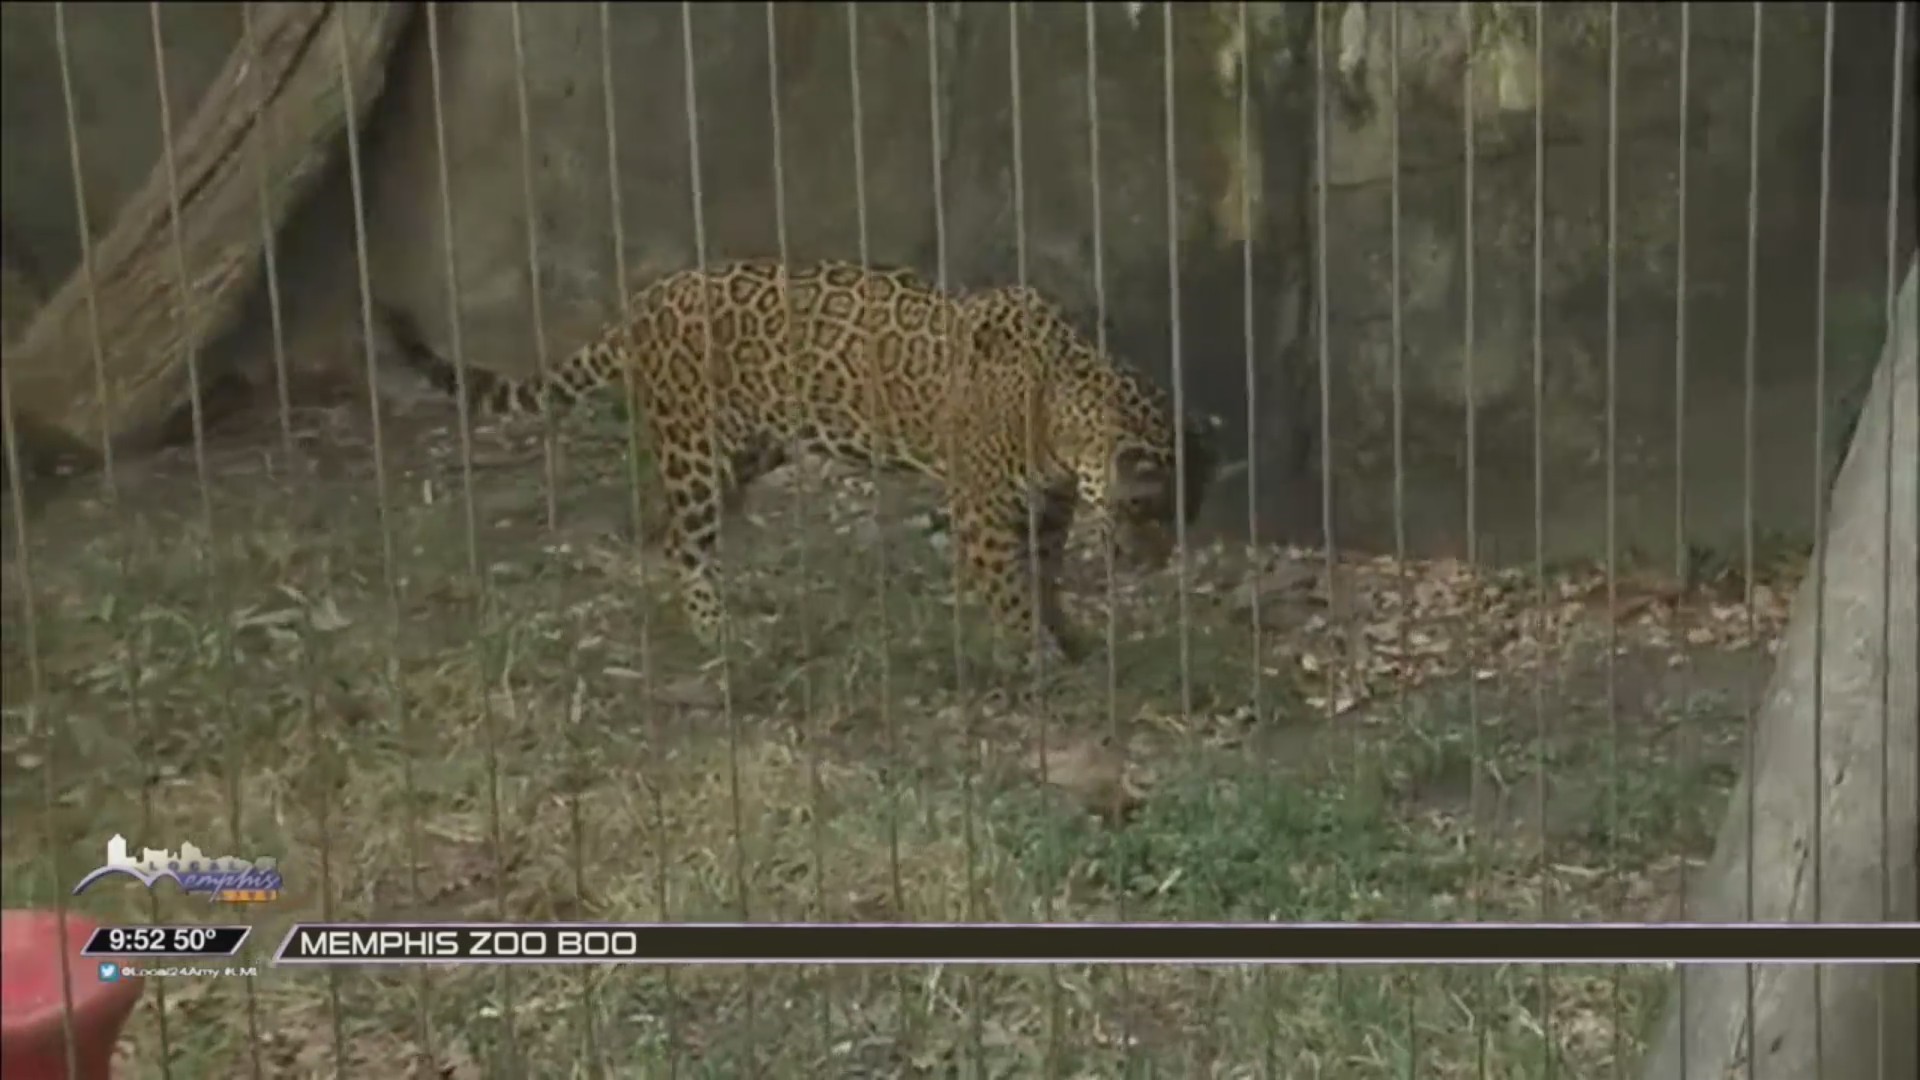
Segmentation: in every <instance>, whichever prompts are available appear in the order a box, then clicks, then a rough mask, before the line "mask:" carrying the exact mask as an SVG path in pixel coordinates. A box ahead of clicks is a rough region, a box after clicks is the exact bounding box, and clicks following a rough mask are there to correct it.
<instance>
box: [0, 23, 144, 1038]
mask: <svg viewBox="0 0 1920 1080" xmlns="http://www.w3.org/2000/svg"><path fill="white" fill-rule="evenodd" d="M53 32H54V50H55V53H56V56H57V59H58V61H59V67H60V94H61V103H62V107H63V118H64V120H65V122H66V131H67V160H68V167H69V169H70V176H71V182H72V185H73V203H74V211H75V214H74V217H75V227H76V229H77V230H78V234H79V236H78V239H79V249H80V274H81V281H82V282H83V284H84V285H85V290H84V291H85V296H86V301H87V331H88V341H89V344H90V345H91V346H92V358H93V375H94V393H95V395H96V396H97V397H98V398H99V399H100V414H101V425H100V464H101V495H102V497H103V498H102V501H103V502H105V503H106V505H107V506H108V507H109V508H110V509H112V510H114V511H116V512H118V511H119V509H120V499H119V491H118V487H117V485H116V484H115V482H114V469H113V439H112V437H111V435H110V433H109V432H108V430H107V421H106V417H107V415H108V413H109V411H110V410H109V408H108V406H109V404H110V403H111V401H112V398H111V397H110V396H109V388H108V386H107V366H106V356H105V353H104V351H103V348H102V345H101V340H100V304H99V289H98V285H97V283H96V281H95V278H94V272H93V229H92V226H91V224H90V223H89V221H88V216H87V188H86V178H85V175H84V171H83V169H82V167H81V162H80V128H79V121H78V119H77V116H76V113H75V103H74V95H73V61H72V56H71V54H70V51H69V49H68V46H67V6H66V4H64V3H55V4H54V5H53ZM0 399H3V400H4V402H5V405H4V408H5V416H4V420H5V422H6V453H7V480H8V483H9V484H10V485H11V489H12V492H13V514H14V522H15V526H14V527H15V530H16V534H17V538H18V544H19V550H20V555H19V559H20V593H21V597H22V603H23V604H24V605H26V625H27V630H28V639H27V643H26V652H27V660H28V663H29V667H28V669H27V671H28V675H27V677H28V680H29V683H30V685H29V687H28V689H29V692H30V694H31V698H32V700H33V702H34V703H35V704H34V710H33V712H32V714H31V719H30V724H29V726H30V727H37V726H38V725H39V724H40V723H41V722H42V720H41V717H40V714H39V705H40V701H41V694H42V692H43V690H44V688H45V673H44V672H43V670H42V669H41V666H40V642H39V631H38V626H37V622H36V619H35V613H36V607H35V604H34V589H33V568H32V547H31V545H30V544H29V542H28V536H27V513H26V502H25V496H26V480H25V478H24V477H23V476H22V474H21V473H22V470H21V469H20V453H19V447H18V446H17V445H16V433H15V431H14V423H13V395H12V394H11V393H10V392H4V393H0ZM131 543H132V541H131V537H128V538H127V546H126V548H125V549H124V552H123V555H122V559H123V561H122V563H121V576H122V578H123V579H124V578H125V575H126V569H127V563H128V562H131V560H132V548H131ZM119 629H120V628H118V627H116V630H119ZM116 636H119V637H120V642H121V644H122V646H123V647H124V648H125V649H126V650H127V658H128V665H129V671H128V678H127V688H128V689H127V697H128V704H129V705H130V706H132V705H133V704H134V703H135V702H136V700H137V699H136V696H135V695H136V691H135V690H134V689H133V688H134V686H135V685H136V684H137V681H138V680H137V679H136V678H135V677H134V672H133V671H132V665H133V664H135V663H136V662H137V661H136V659H135V657H136V655H137V654H136V651H135V649H134V644H133V640H132V638H131V637H128V636H124V631H121V633H120V634H118V635H116ZM129 712H130V713H131V714H132V716H133V719H134V721H135V724H136V726H138V713H137V712H135V711H133V710H132V709H131V708H130V709H129ZM41 736H42V740H43V744H44V747H45V749H44V755H45V758H46V773H45V776H44V777H43V785H44V786H43V789H42V791H43V796H44V800H45V804H46V813H47V823H48V832H49V834H50V835H54V834H55V833H54V803H55V799H56V796H55V792H56V791H58V790H59V788H58V777H57V775H56V766H57V762H58V758H57V757H56V756H55V755H54V753H53V750H54V749H55V743H54V739H53V732H52V730H51V729H48V730H46V731H43V732H42V733H41ZM142 786H143V788H144V786H145V785H142ZM142 802H143V807H144V812H143V815H142V816H143V817H145V818H147V819H149V820H150V819H151V817H152V812H151V806H150V803H148V801H147V800H146V799H145V797H144V796H143V799H142ZM143 827H144V823H143ZM49 850H51V851H52V852H53V856H52V860H51V862H52V865H51V866H50V867H49V870H50V871H51V872H52V873H53V875H54V880H56V881H65V880H66V878H65V877H64V875H62V874H61V872H60V862H61V860H60V857H59V848H58V845H50V846H49ZM54 897H55V899H54V911H55V914H56V917H57V918H58V919H59V927H60V965H61V966H60V985H61V987H62V990H61V1011H60V1028H61V1031H60V1038H61V1042H62V1043H63V1051H62V1052H63V1053H64V1054H65V1055H66V1062H67V1075H69V1076H73V1075H76V1069H77V1065H76V1059H75V1047H74V1041H73V1040H74V1032H73V991H72V988H71V983H70V972H69V968H70V967H71V964H72V961H71V959H70V954H69V951H68V949H69V942H68V940H67V922H66V913H67V897H66V894H65V893H64V892H62V891H60V890H58V889H56V890H55V891H54ZM157 989H158V988H156V990H157ZM156 1019H157V1022H158V1027H159V1032H160V1044H161V1046H162V1048H163V1049H164V1048H165V1047H166V1046H167V1042H168V1040H167V1019H166V1015H165V1013H164V1012H157V1013H156ZM162 1068H163V1069H164V1068H165V1066H164V1064H163V1066H162Z"/></svg>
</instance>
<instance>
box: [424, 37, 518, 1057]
mask: <svg viewBox="0 0 1920 1080" xmlns="http://www.w3.org/2000/svg"><path fill="white" fill-rule="evenodd" d="M440 12H441V8H440V5H439V4H438V3H432V4H429V5H427V9H426V23H427V60H428V71H429V74H430V75H431V77H432V78H431V87H432V98H433V133H434V156H435V162H436V165H437V173H436V180H437V182H438V187H439V191H438V194H439V198H440V235H441V260H442V267H443V271H444V275H445V279H446V287H447V296H446V301H447V342H448V345H447V347H448V351H449V352H450V353H451V354H452V361H453V371H454V383H455V394H454V398H455V407H456V410H457V413H456V416H457V422H456V426H457V427H458V435H459V444H460V489H461V504H462V505H461V511H462V516H463V521H462V525H463V526H464V535H465V538H466V556H467V576H468V579H469V580H470V581H471V582H472V587H473V595H474V611H473V616H474V623H475V625H476V626H477V627H479V631H478V634H477V637H478V638H479V640H480V642H481V645H480V647H479V648H477V649H476V653H477V655H476V657H475V665H474V692H475V697H476V698H477V699H478V702H477V703H478V705H479V707H480V715H481V725H482V727H483V728H484V735H483V742H484V744H485V751H484V752H485V755H486V776H487V820H488V843H489V846H490V847H491V848H492V855H493V861H494V869H495V881H494V887H495V893H494V907H495V912H496V917H498V918H505V917H506V901H505V889H506V884H505V882H506V874H507V870H506V868H507V866H508V859H507V855H506V839H505V826H504V823H503V821H502V815H501V812H500V719H499V712H498V710H497V709H496V708H495V705H494V701H493V695H492V694H491V692H490V690H491V687H490V679H489V676H488V667H489V666H490V660H491V652H492V647H493V637H494V635H495V634H496V633H497V632H498V627H497V619H496V612H495V609H494V605H493V588H492V580H491V578H490V577H489V576H488V575H487V574H486V573H485V572H484V570H483V568H482V565H481V562H480V533H479V521H478V515H479V510H478V506H479V503H478V499H477V497H476V494H475V490H474V477H473V421H474V417H473V410H472V402H471V400H470V394H469V391H468V387H469V385H470V378H469V372H468V366H467V355H466V349H465V343H464V340H463V337H462V333H461V313H462V309H463V306H464V305H463V302H462V299H461V288H460V272H459V263H458V261H457V259H456V258H455V253H454V236H455V231H454V217H453V209H454V204H453V187H452V184H453V180H452V168H451V165H450V163H449V159H448V154H447V122H446V101H445V82H444V78H443V74H442V64H441V44H440V18H441V14H440ZM502 975H503V980H502V998H503V1000H505V1001H506V1002H507V1004H508V1006H509V1008H508V1009H507V1010H506V1014H507V1015H508V1016H511V1013H512V1009H511V1006H512V1005H513V1003H514V998H513V990H512V986H511V984H510V983H507V982H506V981H505V978H504V976H505V973H504V972H503V973H502ZM509 1037H510V1036H509Z"/></svg>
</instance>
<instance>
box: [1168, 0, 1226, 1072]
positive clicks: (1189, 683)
mask: <svg viewBox="0 0 1920 1080" xmlns="http://www.w3.org/2000/svg"><path fill="white" fill-rule="evenodd" d="M1175 6H1176V5H1174V4H1164V5H1162V6H1161V8H1160V30H1161V39H1162V42H1163V46H1162V53H1163V59H1162V64H1161V68H1160V75H1161V93H1162V101H1161V111H1162V114H1163V116H1164V117H1165V119H1164V121H1163V124H1164V126H1163V128H1162V131H1163V134H1164V138H1165V142H1164V147H1165V152H1166V168H1167V177H1166V215H1167V219H1166V229H1167V354H1168V357H1169V361H1170V362H1169V365H1168V369H1169V370H1168V381H1169V382H1170V383H1172V391H1173V393H1172V398H1171V400H1172V406H1173V447H1174V467H1173V478H1174V483H1173V491H1174V497H1173V503H1174V507H1175V511H1174V516H1173V521H1174V559H1175V573H1176V575H1177V582H1176V589H1177V601H1178V603H1177V607H1176V619H1177V621H1178V633H1179V657H1180V721H1181V725H1182V727H1183V728H1184V729H1187V730H1191V728H1192V720H1193V634H1192V626H1193V623H1192V613H1191V611H1190V602H1189V596H1188V580H1187V579H1188V570H1189V566H1190V564H1191V561H1192V560H1191V552H1190V551H1189V547H1190V544H1189V540H1188V536H1187V515H1186V507H1187V445H1186V443H1187V440H1186V430H1187V427H1186V425H1187V415H1186V412H1187V405H1186V401H1187V399H1186V382H1187V380H1186V367H1185V364H1184V363H1183V356H1182V343H1181V334H1182V326H1181V321H1182V320H1181V317H1180V316H1181V311H1180V309H1181V306H1182V303H1181V295H1182V293H1181V287H1180V224H1181V218H1180V163H1179V114H1178V111H1177V110H1176V108H1175V105H1176V96H1175V84H1176V82H1177V81H1178V79H1177V76H1178V66H1179V49H1178V47H1177V40H1176V38H1175V37H1174V33H1173V11H1174V8H1175ZM1201 986H1202V995H1203V999H1204V1000H1205V1001H1206V1002H1208V1003H1209V1004H1210V1003H1211V1002H1212V1000H1213V997H1214V992H1215V983H1214V981H1213V980H1212V979H1210V978H1208V977H1207V976H1206V975H1205V974H1204V973H1203V974H1202V983H1201ZM1206 1011H1212V1010H1211V1009H1207V1010H1206ZM1209 1056H1210V1055H1209Z"/></svg>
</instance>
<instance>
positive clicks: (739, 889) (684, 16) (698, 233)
mask: <svg viewBox="0 0 1920 1080" xmlns="http://www.w3.org/2000/svg"><path fill="white" fill-rule="evenodd" d="M680 56H681V64H682V70H683V71H684V73H685V79H684V92H685V95H686V102H685V104H686V124H687V180H688V185H687V186H688V189H689V190H688V195H689V198H690V200H691V203H692V207H691V210H692V219H693V251H694V262H695V266H696V268H697V269H698V272H699V275H700V318H701V326H700V340H701V344H702V352H703V356H702V365H703V371H702V382H703V385H705V386H706V388H707V394H708V409H707V438H708V440H709V442H710V444H711V445H712V447H713V454H714V461H713V468H714V475H716V476H720V477H724V478H732V479H733V480H734V481H736V482H737V481H738V479H739V478H738V477H736V476H734V474H733V471H732V469H731V468H730V463H729V462H726V461H725V460H724V459H723V456H722V455H723V454H724V451H723V449H722V446H721V441H720V426H719V424H720V420H719V410H720V393H721V390H720V386H719V385H718V377H717V373H716V370H715V365H716V364H717V363H720V362H721V358H720V357H719V356H718V355H717V351H716V350H717V349H718V346H717V344H716V343H715V341H714V319H713V287H712V284H711V283H710V282H709V281H708V274H709V271H710V266H711V262H710V259H709V253H708V250H707V194H706V186H705V183H704V181H703V170H702V168H701V164H700V96H699V95H700V91H699V78H698V73H697V71H696V69H695V63H694V51H693V4H692V3H691V0H681V4H680ZM724 517H725V515H724V514H717V515H715V518H714V522H715V524H714V530H715V539H714V545H715V548H716V550H723V549H721V548H720V545H721V544H722V543H723V542H724V535H723V534H724V532H725V530H726V523H725V521H724ZM725 577H726V574H725V572H724V570H723V571H722V572H721V573H720V574H718V575H716V580H715V582H714V587H715V591H716V592H717V593H718V595H719V598H720V634H719V640H718V645H719V649H718V652H719V657H718V661H719V673H720V706H721V710H722V714H723V715H724V717H725V720H726V725H727V774H728V775H727V785H728V801H729V804H730V806H731V809H732V813H733V829H732V832H733V842H734V853H735V878H734V883H735V906H736V908H737V910H738V912H739V918H740V919H741V920H742V921H744V920H745V919H746V918H747V915H748V911H747V887H746V874H745V869H744V867H745V863H744V859H745V855H744V848H743V846H742V845H743V839H742V822H741V812H740V717H739V715H738V714H737V712H736V711H735V709H734V707H733V657H732V653H733V635H734V625H733V614H732V611H731V610H730V609H729V607H728V604H727V590H726V582H725ZM741 985H742V989H743V990H744V991H745V999H746V1000H745V1006H746V1025H747V1039H746V1042H747V1060H748V1061H749V1062H750V1063H751V1068H752V1070H753V1071H755V1072H757V1071H758V1069H759V1065H760V1051H759V1023H758V1021H757V1019H756V1015H755V1014H756V1001H755V994H754V984H753V969H752V967H751V966H750V965H749V966H748V967H747V968H746V969H745V971H744V973H743V978H742V980H741Z"/></svg>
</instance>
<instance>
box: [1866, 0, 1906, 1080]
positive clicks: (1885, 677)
mask: <svg viewBox="0 0 1920 1080" xmlns="http://www.w3.org/2000/svg"><path fill="white" fill-rule="evenodd" d="M1907 9H1908V5H1906V4H1895V5H1894V11H1893V65H1892V66H1893V106H1892V110H1891V111H1892V118H1891V121H1890V122H1889V124H1888V125H1887V293H1886V327H1887V329H1886V335H1887V355H1890V356H1895V357H1897V356H1899V355H1900V347H1901V342H1900V340H1899V337H1900V318H1899V314H1900V313H1899V306H1898V305H1899V295H1900V236H1901V233H1900V195H1901V193H1902V188H1901V186H1900V151H1901V140H1902V139H1903V137H1904V136H1905V134H1906V128H1905V126H1904V125H1903V123H1902V121H1903V119H1904V116H1903V113H1904V112H1905V105H1906V102H1907V99H1906V93H1907V90H1906V85H1905V83H1906V74H1907ZM1888 383H1889V386H1888V392H1887V415H1886V425H1885V426H1886V432H1887V436H1886V445H1885V446H1884V447H1883V448H1882V453H1883V454H1884V455H1885V456H1884V457H1883V458H1882V459H1881V461H1882V465H1881V472H1880V475H1881V477H1882V480H1881V490H1880V499H1881V502H1880V505H1881V507H1882V510H1881V517H1880V595H1881V596H1883V597H1886V600H1884V601H1883V602H1882V603H1881V605H1880V655H1881V657H1883V658H1884V659H1883V662H1882V663H1881V664H1880V665H1879V670H1878V672H1877V674H1878V676H1879V678H1878V682H1879V684H1880V919H1881V921H1883V922H1890V921H1892V920H1893V916H1894V883H1893V871H1892V870H1891V869H1890V868H1891V867H1892V866H1893V791H1892V787H1893V776H1892V773H1893V767H1892V757H1893V698H1892V681H1891V680H1892V675H1891V671H1892V668H1893V599H1892V598H1893V467H1894V457H1893V433H1894V427H1895V426H1896V425H1895V421H1896V416H1897V414H1896V413H1895V411H1894V410H1895V405H1894V399H1895V397H1896V396H1897V395H1895V394H1894V393H1893V390H1892V385H1891V384H1892V376H1891V374H1889V376H1888ZM1863 408H1864V406H1863ZM1890 990H1891V988H1890V987H1889V986H1888V985H1887V982H1884V981H1883V982H1882V983H1881V984H1880V1008H1879V1009H1878V1010H1877V1012H1878V1017H1877V1023H1876V1025H1875V1026H1876V1028H1877V1030H1876V1032H1875V1034H1876V1035H1877V1036H1878V1038H1876V1039H1875V1044H1876V1046H1877V1048H1878V1049H1877V1053H1876V1057H1875V1062H1874V1064H1875V1068H1874V1072H1875V1075H1876V1076H1877V1077H1878V1078H1879V1080H1886V1078H1887V1076H1888V1062H1887V1048H1888V1046H1889V1042H1888V1034H1887V1032H1888V1029H1889V1028H1890V1027H1892V1026H1893V1025H1895V1024H1897V1023H1898V1022H1899V1021H1898V1020H1896V1019H1895V1018H1894V1017H1893V1015H1892V1013H1893V1010H1894V1009H1895V1008H1897V1006H1896V1005H1895V1003H1894V995H1893V994H1892V993H1891V992H1890Z"/></svg>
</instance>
